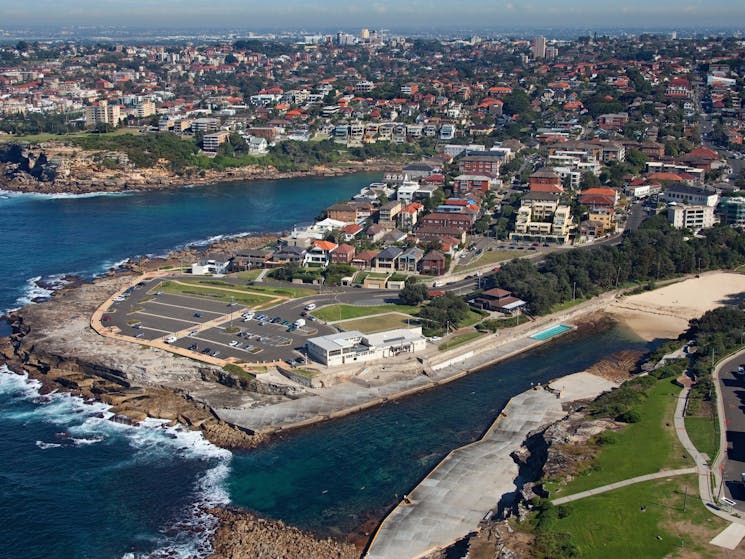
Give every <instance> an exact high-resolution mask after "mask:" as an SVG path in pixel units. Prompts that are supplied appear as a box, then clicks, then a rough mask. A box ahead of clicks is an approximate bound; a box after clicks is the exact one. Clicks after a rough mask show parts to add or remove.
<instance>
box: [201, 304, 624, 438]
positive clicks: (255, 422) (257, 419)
mask: <svg viewBox="0 0 745 559" xmlns="http://www.w3.org/2000/svg"><path fill="white" fill-rule="evenodd" d="M614 299H615V295H614V294H606V295H603V296H600V297H595V298H594V299H592V300H591V301H587V302H584V303H581V304H579V305H577V306H576V307H573V308H571V309H569V310H567V311H564V312H561V313H557V314H555V315H552V316H549V317H544V318H542V319H540V320H536V321H531V322H526V323H524V324H521V325H520V326H517V327H514V328H511V329H510V331H509V332H499V331H498V332H497V333H496V334H492V335H488V336H483V337H480V338H478V339H476V340H474V341H472V342H470V343H467V344H464V345H462V346H459V347H458V348H456V349H454V350H451V351H447V352H437V351H435V352H430V355H431V356H430V357H429V358H427V355H423V356H422V357H423V359H424V363H423V364H420V365H418V371H419V374H415V373H411V374H408V375H406V376H402V377H401V376H399V377H398V378H396V379H394V380H392V381H384V380H383V381H375V380H374V379H376V377H380V378H381V379H385V378H386V376H387V375H388V374H390V372H391V371H396V370H397V368H399V367H403V366H407V367H410V368H411V367H416V361H415V357H413V356H409V357H407V358H406V359H408V360H407V361H400V362H399V361H397V359H396V358H393V359H389V360H386V361H385V362H383V363H378V364H370V365H369V366H366V367H360V366H359V365H358V366H357V369H358V370H353V369H351V368H350V367H347V372H346V373H338V374H339V375H340V376H344V377H345V380H344V381H343V382H339V383H337V384H332V385H330V386H326V387H324V388H321V389H312V390H308V391H307V394H308V395H306V396H303V397H301V398H298V399H296V400H291V401H286V402H280V403H276V404H272V405H271V406H256V405H255V403H254V402H247V403H246V405H241V404H240V403H237V402H236V403H233V405H232V406H230V407H228V406H212V410H213V412H214V413H215V414H216V415H217V416H218V417H219V418H220V419H222V420H223V421H227V422H228V423H231V424H233V425H236V426H238V427H241V428H243V429H248V430H250V431H252V432H256V433H271V432H275V431H278V430H282V429H291V428H294V427H302V426H306V425H310V424H312V423H317V422H319V421H324V420H327V419H330V418H334V417H341V416H344V415H348V414H350V413H354V412H357V411H360V410H363V409H366V408H369V407H373V406H376V405H379V404H381V403H383V402H386V401H389V400H394V399H396V398H401V397H404V396H409V395H411V394H414V393H416V392H419V391H422V390H427V389H429V388H433V387H436V386H440V385H442V384H444V383H447V382H450V381H453V380H456V379H458V378H461V377H462V376H464V375H466V374H469V373H470V372H473V371H475V370H477V369H481V368H484V367H486V366H489V365H493V364H495V363H498V362H499V361H503V360H504V359H509V358H510V357H514V356H516V355H519V354H520V353H523V352H524V351H528V350H530V349H532V348H534V347H538V346H540V345H542V344H544V343H546V342H547V341H549V340H535V339H533V338H531V337H530V336H531V335H533V334H535V333H536V332H540V331H542V330H545V329H546V328H548V327H550V326H553V325H556V324H560V323H566V322H569V321H571V320H573V319H576V318H579V317H582V316H584V315H587V314H591V313H593V312H597V311H599V310H602V309H604V308H605V307H606V306H607V305H608V303H609V302H610V301H612V300H614ZM464 355H470V356H469V357H467V358H465V359H462V358H461V357H462V356H464ZM452 359H455V362H454V363H452V364H449V365H447V366H439V365H438V364H443V363H447V362H448V361H450V360H452ZM361 368H362V372H360V370H359V369H361ZM596 378H597V377H596ZM557 389H558V390H562V387H557ZM607 389H608V388H605V390H607ZM600 392H602V390H601V391H599V392H594V394H595V395H597V394H599V393H600Z"/></svg>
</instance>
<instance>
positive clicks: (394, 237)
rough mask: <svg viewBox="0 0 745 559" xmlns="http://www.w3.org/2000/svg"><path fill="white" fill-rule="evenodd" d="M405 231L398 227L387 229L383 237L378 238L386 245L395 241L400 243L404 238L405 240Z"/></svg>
mask: <svg viewBox="0 0 745 559" xmlns="http://www.w3.org/2000/svg"><path fill="white" fill-rule="evenodd" d="M406 237H407V235H406V233H404V232H403V231H399V230H398V229H393V230H391V231H388V232H387V233H386V234H385V235H383V237H382V238H381V239H380V241H381V242H382V243H383V244H386V245H392V244H395V243H402V242H403V241H404V240H406Z"/></svg>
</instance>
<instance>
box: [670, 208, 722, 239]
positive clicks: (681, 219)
mask: <svg viewBox="0 0 745 559" xmlns="http://www.w3.org/2000/svg"><path fill="white" fill-rule="evenodd" d="M667 219H668V221H669V222H670V224H671V225H672V226H673V227H675V228H676V229H690V230H691V231H694V232H695V231H699V230H701V229H707V228H709V227H713V226H714V208H713V206H685V205H680V204H671V205H670V207H668V208H667Z"/></svg>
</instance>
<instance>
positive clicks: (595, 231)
mask: <svg viewBox="0 0 745 559" xmlns="http://www.w3.org/2000/svg"><path fill="white" fill-rule="evenodd" d="M605 231H606V226H605V223H603V222H601V221H593V220H591V219H586V220H585V221H583V222H582V223H580V224H579V236H580V238H582V239H585V240H588V241H592V240H594V239H597V238H599V237H602V236H603V235H605Z"/></svg>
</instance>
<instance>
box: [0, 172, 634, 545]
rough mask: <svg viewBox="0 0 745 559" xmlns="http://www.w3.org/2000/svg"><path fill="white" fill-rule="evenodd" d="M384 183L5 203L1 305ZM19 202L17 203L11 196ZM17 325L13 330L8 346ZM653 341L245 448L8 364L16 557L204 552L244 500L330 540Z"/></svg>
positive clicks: (0, 449) (270, 227) (530, 366)
mask: <svg viewBox="0 0 745 559" xmlns="http://www.w3.org/2000/svg"><path fill="white" fill-rule="evenodd" d="M375 178H377V177H376V176H374V175H356V176H347V177H336V178H319V179H293V180H285V181H274V182H272V181H267V182H256V183H234V184H218V185H212V186H203V187H201V186H200V187H194V188H188V189H179V190H168V191H162V192H134V193H128V194H121V195H120V194H115V195H98V196H83V197H68V196H43V195H14V194H0V212H2V213H0V215H2V220H0V234H2V236H3V240H4V242H3V243H2V244H0V278H1V279H2V281H1V282H0V309H7V308H13V307H16V306H18V305H21V304H24V303H25V302H27V301H28V300H29V299H30V298H32V297H33V296H37V295H44V294H47V293H48V292H47V291H45V290H44V289H41V288H40V287H39V281H40V280H44V281H46V282H52V283H53V280H54V279H55V278H58V277H59V276H60V275H61V274H67V273H78V274H81V275H83V276H87V277H90V276H93V275H95V274H97V273H101V272H103V271H105V270H106V269H107V268H108V267H110V266H112V265H113V264H115V263H116V262H119V261H122V260H125V259H127V258H130V257H133V256H137V255H146V254H162V253H165V252H167V251H169V250H171V249H173V248H176V247H179V246H183V245H185V244H188V243H192V242H195V241H200V240H206V239H209V238H214V237H216V236H218V235H236V234H242V233H260V232H271V231H279V230H285V229H289V228H291V227H292V226H293V225H294V224H296V223H301V222H309V221H311V220H312V219H313V218H314V217H315V215H316V214H318V213H319V212H320V211H321V210H322V209H323V208H324V207H326V206H327V205H329V204H331V203H333V202H335V201H340V200H345V199H348V198H349V196H350V195H352V194H353V193H354V192H356V191H357V190H358V189H359V188H360V187H362V186H364V185H366V184H367V183H369V182H370V181H372V180H374V179H375ZM5 196H7V197H5ZM4 334H7V326H4V325H3V324H0V335H4ZM643 347H644V345H643V344H642V343H641V342H639V340H637V339H635V338H634V337H633V336H631V335H630V334H629V333H628V332H626V331H623V330H622V329H619V328H615V329H613V330H610V331H608V332H605V333H594V334H593V335H592V336H589V337H582V336H580V335H576V334H567V335H566V336H561V337H559V338H558V339H557V340H556V341H553V342H551V343H549V344H547V345H546V346H543V347H541V348H540V349H538V350H536V351H533V352H530V353H528V354H525V355H522V356H520V357H518V358H516V359H512V360H510V361H507V362H504V363H500V364H498V365H496V366H494V367H489V368H487V369H485V370H484V371H482V372H479V373H477V374H474V375H471V376H468V377H465V378H463V379H460V380H458V381H456V382H454V383H451V384H449V385H446V386H443V387H441V388H437V389H433V390H430V391H428V392H425V393H422V394H419V395H416V396H412V397H410V398H406V399H404V400H401V401H397V402H392V403H390V404H387V405H385V406H382V407H379V408H376V409H372V410H368V411H365V412H362V413H359V414H355V415H353V416H349V417H347V418H344V419H340V420H336V421H332V422H328V423H324V424H321V425H319V426H316V427H313V428H308V429H305V430H302V431H297V432H294V433H290V434H287V435H285V436H284V437H283V438H282V439H281V440H277V441H275V442H273V443H272V444H270V445H267V446H265V447H262V448H260V449H257V450H255V451H251V452H242V453H235V454H231V453H229V452H227V451H225V450H221V449H218V448H216V447H214V446H212V445H210V444H209V443H207V442H205V441H204V440H203V439H202V438H201V436H200V435H199V434H198V433H193V432H187V431H183V430H180V429H176V428H169V427H165V426H164V425H163V424H162V423H160V422H149V423H147V424H146V425H144V426H140V427H132V426H128V425H122V424H119V423H115V422H112V421H111V420H110V419H109V417H110V415H111V414H110V412H109V411H108V410H107V408H106V406H103V405H101V404H97V403H86V402H83V401H81V400H80V399H78V398H73V397H70V396H68V395H64V394H52V395H49V396H43V397H41V396H40V395H39V392H38V385H37V384H36V383H35V382H33V381H29V380H28V379H26V378H25V377H23V376H19V375H17V374H14V373H12V372H9V371H8V370H7V369H4V368H3V369H0V510H2V511H3V522H2V523H0V557H2V558H3V559H35V558H39V559H41V558H44V559H49V558H51V559H56V558H59V559H63V558H64V559H70V558H73V559H78V558H81V559H99V558H117V559H119V558H122V559H144V558H152V559H161V558H165V557H168V558H186V557H205V556H206V555H207V554H208V553H209V533H210V531H211V530H212V529H213V527H214V522H215V521H214V519H213V518H212V517H211V516H209V515H208V514H207V513H206V512H205V509H206V508H209V507H210V506H212V505H215V504H222V503H226V502H229V501H230V502H233V503H235V504H238V505H241V506H245V507H247V508H250V509H252V510H255V511H258V512H260V513H262V514H265V515H267V516H270V517H273V518H279V519H282V520H284V521H286V522H289V523H293V524H297V525H299V526H301V527H304V528H309V529H313V530H316V531H318V532H321V533H325V534H338V535H343V534H346V533H348V532H349V531H351V530H354V529H356V528H357V527H358V526H359V525H360V524H361V523H363V522H365V521H367V520H369V519H371V518H373V519H374V518H376V517H379V515H380V514H381V513H382V512H384V511H385V509H386V508H387V507H390V506H391V505H392V504H393V503H395V502H396V500H397V498H398V497H399V496H400V495H402V494H404V493H406V492H408V491H410V489H411V487H412V486H413V485H415V484H416V482H417V481H418V480H419V479H420V478H421V477H422V476H423V475H425V474H426V473H427V472H428V471H429V470H430V469H431V468H432V467H433V466H434V465H435V464H436V463H437V462H438V460H439V459H440V458H441V457H442V456H443V455H444V454H445V453H447V452H448V451H449V450H451V449H452V448H455V447H458V446H461V445H463V444H465V443H467V442H469V441H471V440H473V439H475V438H478V436H479V435H480V433H481V432H483V430H484V429H485V428H486V427H488V425H489V424H490V423H491V422H492V421H493V419H494V417H495V416H496V415H497V414H498V413H499V410H500V409H501V408H502V406H503V405H504V404H505V402H506V401H507V400H508V399H509V398H510V397H511V396H512V395H514V394H516V393H518V392H521V391H523V390H525V389H527V388H528V387H529V385H530V383H531V382H545V381H546V380H548V379H551V378H554V377H557V376H561V375H563V374H566V373H569V372H575V371H577V370H581V369H583V368H585V367H586V366H588V365H589V364H591V363H592V362H594V361H597V360H598V359H601V358H602V357H604V356H605V355H607V354H608V353H611V352H613V351H615V350H618V349H625V348H643Z"/></svg>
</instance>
